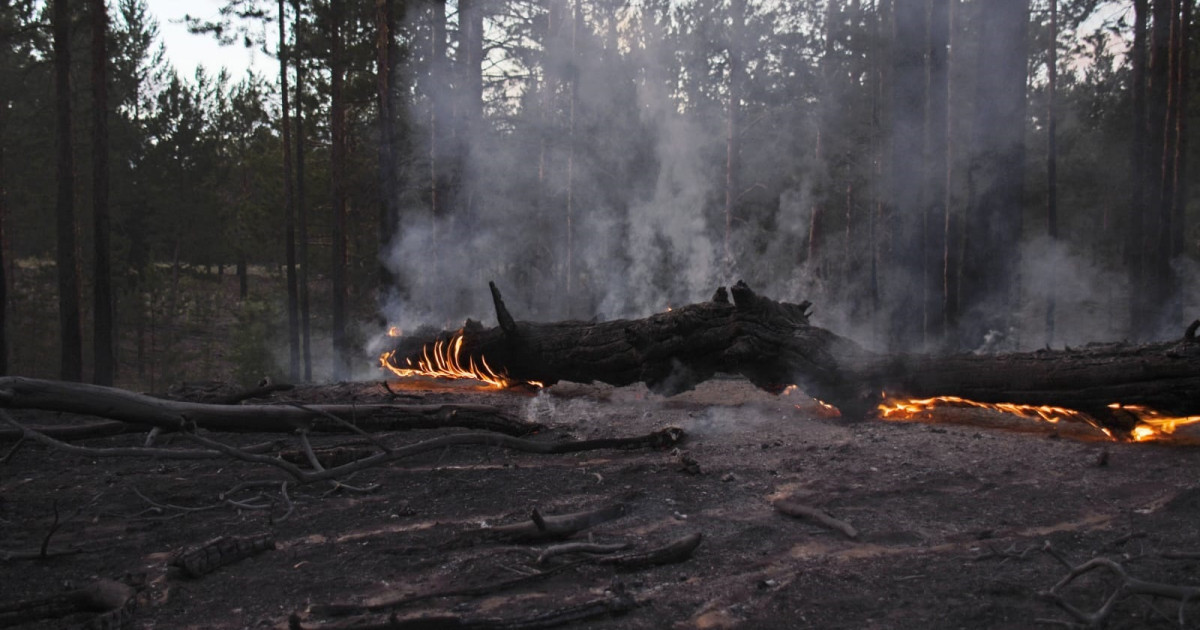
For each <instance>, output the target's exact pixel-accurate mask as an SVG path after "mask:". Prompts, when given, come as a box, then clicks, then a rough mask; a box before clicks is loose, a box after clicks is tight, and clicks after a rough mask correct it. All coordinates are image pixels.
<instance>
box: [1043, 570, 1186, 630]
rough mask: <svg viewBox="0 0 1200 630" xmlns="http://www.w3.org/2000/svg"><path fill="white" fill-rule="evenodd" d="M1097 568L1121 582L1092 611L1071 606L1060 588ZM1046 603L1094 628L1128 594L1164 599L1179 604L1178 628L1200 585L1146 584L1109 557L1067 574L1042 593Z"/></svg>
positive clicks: (1184, 625) (1101, 622) (1184, 624)
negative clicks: (1047, 601) (1054, 605)
mask: <svg viewBox="0 0 1200 630" xmlns="http://www.w3.org/2000/svg"><path fill="white" fill-rule="evenodd" d="M1096 569H1107V570H1108V571H1109V572H1111V573H1112V574H1113V575H1115V576H1116V577H1117V578H1118V579H1119V580H1120V583H1119V584H1117V587H1116V588H1115V589H1113V591H1112V592H1111V593H1109V595H1108V598H1107V599H1105V600H1104V604H1102V605H1101V606H1100V608H1098V609H1096V611H1095V612H1091V613H1088V612H1084V611H1083V610H1081V609H1080V608H1077V607H1076V606H1075V605H1074V604H1072V603H1070V602H1068V601H1067V600H1066V597H1064V596H1063V594H1062V591H1063V589H1065V588H1067V587H1068V586H1070V584H1071V583H1072V582H1074V581H1075V580H1076V579H1077V578H1079V577H1080V576H1083V575H1086V574H1087V573H1090V572H1092V571H1094V570H1096ZM1042 595H1043V597H1045V598H1046V599H1047V600H1049V601H1051V602H1053V603H1054V604H1056V605H1057V606H1058V607H1059V608H1062V609H1063V610H1064V611H1066V612H1067V613H1068V614H1069V615H1071V616H1072V617H1074V618H1075V619H1076V620H1078V621H1079V622H1080V623H1083V624H1086V625H1088V626H1091V627H1096V626H1099V625H1101V624H1103V623H1104V622H1105V621H1106V620H1107V619H1108V617H1109V615H1111V614H1112V612H1113V609H1114V608H1115V607H1116V605H1117V604H1118V603H1119V602H1120V601H1121V600H1123V599H1125V598H1127V597H1129V596H1130V595H1149V596H1151V597H1165V598H1167V599H1174V600H1177V601H1179V625H1180V627H1186V626H1187V624H1186V623H1185V621H1186V620H1185V612H1186V609H1187V604H1188V602H1190V601H1191V600H1193V599H1196V598H1197V597H1200V586H1184V585H1182V584H1167V583H1164V582H1148V581H1146V580H1141V579H1138V578H1135V577H1133V576H1131V575H1129V573H1128V572H1127V571H1126V570H1125V567H1123V566H1121V564H1120V563H1118V562H1115V561H1113V560H1110V559H1108V558H1103V557H1101V558H1093V559H1091V560H1089V561H1087V562H1085V563H1083V564H1081V565H1078V566H1076V567H1074V568H1072V569H1071V571H1070V573H1068V574H1067V575H1066V577H1064V578H1063V579H1061V580H1059V582H1058V583H1057V584H1055V585H1054V586H1053V587H1051V588H1050V590H1049V591H1046V592H1045V593H1043V594H1042Z"/></svg>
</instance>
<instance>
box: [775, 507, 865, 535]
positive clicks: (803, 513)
mask: <svg viewBox="0 0 1200 630" xmlns="http://www.w3.org/2000/svg"><path fill="white" fill-rule="evenodd" d="M772 505H773V506H775V509H776V510H778V511H779V512H781V513H783V514H787V515H788V516H795V517H797V518H803V519H808V520H810V521H813V522H815V523H817V524H818V525H821V526H823V527H827V528H829V529H832V530H834V531H838V532H841V533H842V534H843V535H845V536H846V538H849V539H851V540H854V539H855V538H858V530H857V529H854V526H853V525H851V524H850V523H847V522H845V521H841V520H838V519H836V518H834V517H832V516H830V515H829V514H828V513H826V512H825V511H824V510H820V509H818V508H815V507H812V506H808V505H804V504H803V503H797V502H796V501H793V500H791V499H778V500H776V501H775V502H774V503H773V504H772Z"/></svg>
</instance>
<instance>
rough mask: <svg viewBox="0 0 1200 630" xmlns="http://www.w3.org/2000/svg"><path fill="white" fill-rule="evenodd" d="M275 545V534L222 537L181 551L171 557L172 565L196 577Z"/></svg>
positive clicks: (272, 547)
mask: <svg viewBox="0 0 1200 630" xmlns="http://www.w3.org/2000/svg"><path fill="white" fill-rule="evenodd" d="M274 548H275V537H274V536H272V535H271V534H258V535H255V536H221V537H219V538H214V539H212V540H210V541H208V542H206V543H204V544H202V545H200V546H198V547H193V548H190V549H185V550H183V551H181V552H179V553H178V554H176V555H175V557H173V558H171V561H170V565H171V566H173V567H178V568H179V569H180V570H182V571H183V573H184V574H185V575H187V576H188V577H193V578H196V577H200V576H203V575H207V574H209V573H212V572H213V571H216V570H217V569H219V568H221V567H223V566H226V565H229V564H233V563H234V562H237V561H239V560H243V559H245V558H249V557H251V556H254V555H257V554H260V553H262V552H264V551H267V550H268V549H274Z"/></svg>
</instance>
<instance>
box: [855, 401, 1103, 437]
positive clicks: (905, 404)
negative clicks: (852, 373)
mask: <svg viewBox="0 0 1200 630" xmlns="http://www.w3.org/2000/svg"><path fill="white" fill-rule="evenodd" d="M937 407H974V408H977V409H990V410H993V411H1003V412H1005V413H1011V414H1013V415H1016V416H1020V417H1022V418H1027V419H1030V420H1042V421H1044V422H1049V423H1051V424H1057V423H1058V422H1059V421H1061V420H1073V421H1076V422H1083V423H1086V424H1088V425H1090V426H1092V427H1095V428H1096V429H1097V430H1099V431H1101V432H1103V433H1104V434H1105V435H1107V436H1108V437H1110V438H1113V437H1114V436H1113V434H1112V431H1110V430H1109V429H1108V428H1107V427H1104V426H1101V425H1100V424H1099V423H1098V422H1096V420H1095V419H1094V418H1092V417H1091V416H1089V415H1087V414H1085V413H1082V412H1079V411H1076V410H1074V409H1067V408H1066V407H1054V406H1051V405H1018V404H1015V403H982V402H978V401H974V400H969V399H966V398H960V397H958V396H935V397H933V398H908V399H898V398H886V394H885V400H884V402H882V403H880V404H879V406H878V408H877V409H878V412H879V417H880V418H885V419H889V420H911V419H913V418H916V417H917V416H919V415H920V414H922V413H926V412H929V411H932V410H933V409H935V408H937ZM1114 439H1115V438H1114Z"/></svg>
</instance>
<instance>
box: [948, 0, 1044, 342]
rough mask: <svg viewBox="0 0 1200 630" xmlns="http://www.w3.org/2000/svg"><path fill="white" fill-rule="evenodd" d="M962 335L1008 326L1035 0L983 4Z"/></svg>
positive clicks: (979, 337)
mask: <svg viewBox="0 0 1200 630" xmlns="http://www.w3.org/2000/svg"><path fill="white" fill-rule="evenodd" d="M979 9H980V16H979V17H980V19H979V24H981V25H982V28H981V33H980V35H979V40H980V44H979V59H978V65H977V71H976V73H975V76H976V78H977V85H976V91H975V113H974V122H973V129H972V141H973V142H972V144H973V146H972V155H971V161H970V164H971V166H970V172H969V175H968V177H969V179H970V182H971V183H970V186H971V191H972V195H971V196H972V199H971V201H970V202H969V208H968V211H967V212H968V214H967V217H966V222H965V230H966V232H965V234H966V235H965V238H966V247H965V248H964V256H963V261H962V272H963V282H962V286H961V295H960V297H961V299H962V320H961V321H960V322H959V331H958V333H959V343H960V344H961V345H962V346H965V347H975V346H978V345H979V344H980V343H982V341H983V338H984V335H985V334H986V333H987V332H988V331H989V330H999V331H1007V330H1008V328H1009V327H1010V326H1011V324H1012V321H1011V312H1012V308H1011V304H1013V303H1014V300H1015V296H1016V290H1017V258H1018V256H1019V241H1020V235H1021V213H1022V196H1023V194H1024V189H1025V112H1026V103H1025V93H1026V81H1027V78H1028V69H1027V63H1026V58H1027V56H1026V36H1027V32H1028V25H1029V1H1028V0H1015V1H1012V2H984V3H981V6H980V8H979Z"/></svg>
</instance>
